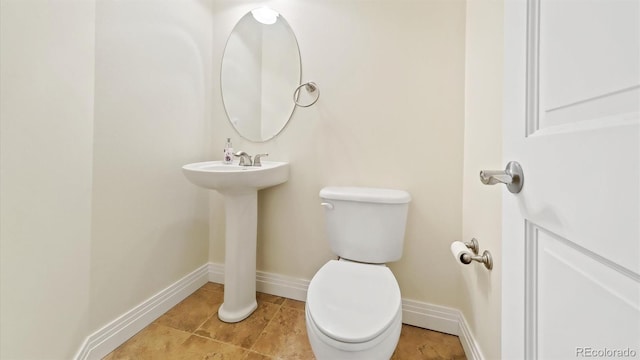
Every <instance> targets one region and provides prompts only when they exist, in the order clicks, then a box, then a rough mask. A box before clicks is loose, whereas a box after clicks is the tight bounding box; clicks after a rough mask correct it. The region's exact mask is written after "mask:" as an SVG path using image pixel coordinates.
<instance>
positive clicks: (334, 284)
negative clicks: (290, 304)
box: [307, 260, 402, 345]
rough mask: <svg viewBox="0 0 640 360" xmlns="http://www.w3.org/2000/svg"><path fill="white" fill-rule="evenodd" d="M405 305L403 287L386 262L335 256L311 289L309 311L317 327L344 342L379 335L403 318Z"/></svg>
mask: <svg viewBox="0 0 640 360" xmlns="http://www.w3.org/2000/svg"><path fill="white" fill-rule="evenodd" d="M401 309H402V302H401V296H400V288H399V287H398V283H397V281H396V279H395V277H394V276H393V273H392V272H391V270H390V269H389V268H388V267H386V266H384V265H374V264H363V263H355V262H351V261H346V260H340V261H337V260H331V261H329V262H328V263H326V264H325V265H324V266H323V267H322V268H321V269H320V270H319V271H318V272H317V273H316V275H315V276H314V277H313V279H312V280H311V283H310V284H309V289H308V291H307V314H308V316H309V317H310V318H311V319H310V320H312V321H313V324H314V326H315V328H316V329H317V330H319V331H320V332H321V333H322V334H324V335H325V336H326V337H328V338H329V339H332V340H335V341H337V342H340V343H347V344H358V343H366V342H369V341H371V340H373V339H375V338H376V337H378V336H380V335H381V334H383V333H384V332H385V330H387V329H388V328H389V327H390V326H391V325H392V324H394V322H397V320H398V315H400V318H401ZM374 342H375V341H374ZM347 344H345V345H347Z"/></svg>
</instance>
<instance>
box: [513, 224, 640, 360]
mask: <svg viewBox="0 0 640 360" xmlns="http://www.w3.org/2000/svg"><path fill="white" fill-rule="evenodd" d="M527 228H528V229H527V235H528V236H526V238H525V242H526V243H527V244H528V249H527V258H526V260H525V261H526V263H527V267H528V269H527V271H528V272H530V274H531V275H530V276H528V278H527V284H526V288H527V289H531V290H530V292H529V293H528V295H527V297H528V298H527V300H526V302H527V303H528V304H529V309H528V311H529V312H531V315H530V316H531V321H530V322H529V323H528V326H529V329H528V333H530V334H531V337H532V340H531V345H532V346H533V348H532V349H531V353H532V354H537V358H539V359H569V358H576V357H580V356H579V355H580V353H579V352H580V351H582V352H584V351H587V350H586V349H587V348H589V347H591V348H597V346H596V345H597V344H606V347H607V348H609V349H627V348H630V346H631V345H633V344H637V343H638V339H640V323H638V322H635V323H634V322H631V323H630V325H631V326H629V327H628V329H627V331H624V332H617V331H615V330H614V329H616V327H618V325H619V324H624V323H629V322H630V320H631V319H640V306H639V304H640V293H639V292H638V291H637V283H638V280H639V277H638V275H637V274H635V273H633V272H630V271H628V270H626V269H624V268H622V267H621V266H619V265H618V264H616V263H613V262H611V261H608V260H606V259H604V258H602V257H601V256H599V255H597V254H595V253H593V252H591V251H589V250H587V249H584V248H581V247H579V246H576V245H575V243H574V242H572V241H569V240H568V239H565V238H562V237H560V236H558V235H557V234H553V233H551V232H549V231H547V230H545V229H542V228H540V227H538V226H536V225H535V224H531V223H527ZM594 304H597V307H596V308H594V306H593V305H594ZM583 329H591V330H590V331H588V332H585V331H583ZM559 339H560V341H558V340H559ZM566 344H572V345H573V346H566ZM601 346H602V345H601ZM634 350H635V351H637V349H635V348H634Z"/></svg>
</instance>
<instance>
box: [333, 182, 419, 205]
mask: <svg viewBox="0 0 640 360" xmlns="http://www.w3.org/2000/svg"><path fill="white" fill-rule="evenodd" d="M320 197H321V198H323V199H328V200H346V201H359V202H370V203H381V204H406V203H408V202H409V201H411V195H409V193H408V192H406V191H404V190H395V189H380V188H367V187H353V186H327V187H325V188H323V189H322V190H320Z"/></svg>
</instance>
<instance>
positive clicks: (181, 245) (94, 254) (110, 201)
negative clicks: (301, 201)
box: [90, 0, 212, 330]
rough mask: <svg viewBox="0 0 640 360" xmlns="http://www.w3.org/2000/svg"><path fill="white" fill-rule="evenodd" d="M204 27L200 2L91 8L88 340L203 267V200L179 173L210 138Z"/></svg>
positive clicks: (207, 31)
mask: <svg viewBox="0 0 640 360" xmlns="http://www.w3.org/2000/svg"><path fill="white" fill-rule="evenodd" d="M211 26H212V24H211V9H210V5H209V2H204V1H198V0H193V1H191V0H189V1H171V0H168V1H153V4H151V3H150V2H149V1H146V0H140V1H133V0H129V1H107V0H101V1H99V2H97V6H96V66H95V76H96V105H95V131H94V166H93V179H94V183H93V222H92V243H91V318H90V326H91V329H93V330H95V329H96V328H99V327H101V326H103V325H105V324H106V323H107V322H109V321H111V320H113V319H115V318H116V317H118V316H119V315H121V314H122V313H124V312H125V311H128V310H130V309H131V308H133V307H134V306H136V305H138V304H139V303H140V302H142V301H144V300H146V299H147V298H149V297H150V296H152V295H154V294H156V293H157V292H159V291H160V290H162V289H164V288H166V287H167V286H169V285H170V284H172V283H174V282H176V281H177V280H179V279H180V278H181V277H183V276H184V275H186V274H188V273H190V272H192V271H193V270H195V269H196V268H197V267H199V266H201V265H203V264H205V263H206V262H207V249H208V235H207V234H208V219H207V215H208V208H207V200H206V199H207V195H206V192H205V191H204V190H200V189H198V188H197V187H195V186H193V185H192V184H190V183H189V182H188V181H187V180H186V179H185V178H184V176H183V175H182V172H181V169H180V168H181V167H182V165H184V164H188V163H190V162H195V161H199V160H202V159H203V158H204V153H205V149H206V145H205V142H206V141H208V134H209V133H210V128H209V127H208V122H209V118H210V116H211V113H210V104H211V93H210V91H211V88H212V84H211V76H212V74H211V65H210V64H211V53H210V49H211Z"/></svg>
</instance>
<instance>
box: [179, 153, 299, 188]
mask: <svg viewBox="0 0 640 360" xmlns="http://www.w3.org/2000/svg"><path fill="white" fill-rule="evenodd" d="M182 172H183V173H184V175H185V176H186V177H187V179H189V181H191V182H192V183H193V184H195V185H198V186H200V187H203V188H206V189H212V190H217V191H218V192H220V193H222V194H224V193H226V192H242V191H257V190H260V189H264V188H267V187H270V186H275V185H278V184H282V183H283V182H285V181H287V179H288V178H289V163H286V162H280V161H262V166H239V165H228V164H224V163H223V162H222V161H205V162H198V163H193V164H188V165H185V166H183V167H182Z"/></svg>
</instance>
